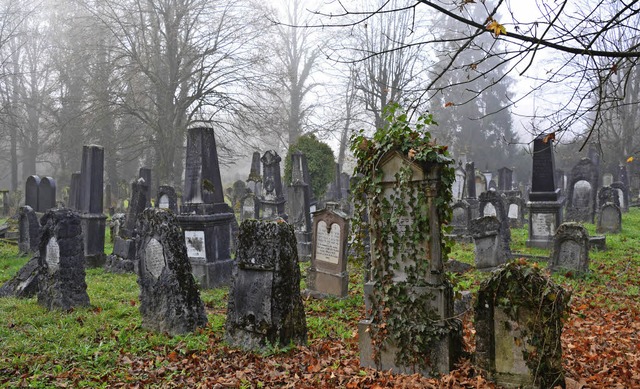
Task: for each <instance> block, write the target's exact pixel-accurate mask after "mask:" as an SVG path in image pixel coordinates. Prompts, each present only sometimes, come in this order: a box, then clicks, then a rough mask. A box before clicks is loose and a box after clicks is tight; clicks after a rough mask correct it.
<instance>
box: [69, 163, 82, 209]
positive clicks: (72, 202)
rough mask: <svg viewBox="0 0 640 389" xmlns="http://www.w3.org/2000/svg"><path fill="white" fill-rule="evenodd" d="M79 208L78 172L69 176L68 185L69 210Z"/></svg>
mask: <svg viewBox="0 0 640 389" xmlns="http://www.w3.org/2000/svg"><path fill="white" fill-rule="evenodd" d="M79 207H80V172H76V173H73V174H71V184H70V185H69V208H71V209H74V210H78V209H79Z"/></svg>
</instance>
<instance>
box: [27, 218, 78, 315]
mask: <svg viewBox="0 0 640 389" xmlns="http://www.w3.org/2000/svg"><path fill="white" fill-rule="evenodd" d="M40 224H41V225H42V236H41V239H40V245H39V249H40V258H39V267H40V278H39V281H38V282H39V286H38V304H40V305H42V306H43V307H45V308H47V309H49V310H53V309H60V310H64V311H66V310H69V309H72V308H75V307H86V306H89V305H90V302H89V295H88V294H87V283H86V281H85V270H84V268H85V256H84V251H83V240H82V226H81V221H80V217H79V216H78V214H77V213H76V212H75V211H73V210H71V209H68V208H60V209H52V210H49V211H47V212H46V213H45V214H44V216H42V219H41V220H40Z"/></svg>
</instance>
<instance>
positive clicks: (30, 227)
mask: <svg viewBox="0 0 640 389" xmlns="http://www.w3.org/2000/svg"><path fill="white" fill-rule="evenodd" d="M18 232H19V235H18V251H19V253H20V254H30V253H33V252H36V251H37V250H38V243H39V241H40V236H39V234H40V225H39V224H38V216H37V215H36V212H35V211H34V210H33V208H31V207H30V206H28V205H25V206H22V207H20V209H19V210H18Z"/></svg>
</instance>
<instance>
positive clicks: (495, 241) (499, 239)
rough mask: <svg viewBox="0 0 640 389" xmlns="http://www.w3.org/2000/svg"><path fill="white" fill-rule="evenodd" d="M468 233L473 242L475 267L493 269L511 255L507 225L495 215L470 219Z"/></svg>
mask: <svg viewBox="0 0 640 389" xmlns="http://www.w3.org/2000/svg"><path fill="white" fill-rule="evenodd" d="M505 228H506V230H505ZM469 235H471V237H472V238H473V242H474V258H475V265H476V269H478V270H493V269H495V268H496V267H498V266H500V265H502V264H503V263H506V262H507V260H508V259H509V258H510V257H511V249H510V242H511V235H510V234H509V226H508V225H505V223H503V222H501V221H500V220H499V219H498V218H497V217H496V216H482V217H479V218H477V219H473V220H471V223H470V226H469Z"/></svg>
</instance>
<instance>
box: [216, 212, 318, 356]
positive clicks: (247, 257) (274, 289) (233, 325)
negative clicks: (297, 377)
mask: <svg viewBox="0 0 640 389" xmlns="http://www.w3.org/2000/svg"><path fill="white" fill-rule="evenodd" d="M236 261H237V267H235V268H234V276H233V286H232V288H231V291H230V293H229V303H228V308H227V323H226V333H225V338H226V339H227V341H228V342H229V343H231V344H233V345H235V346H239V347H242V348H244V349H261V348H264V347H265V346H266V345H267V344H272V345H276V344H277V345H281V346H286V345H288V344H289V343H291V342H293V343H295V344H305V343H306V341H307V324H306V319H305V313H304V306H303V304H302V297H301V295H300V268H299V267H298V254H297V251H296V239H295V233H294V231H293V227H291V226H290V225H289V224H286V223H282V222H266V221H258V220H253V219H252V220H246V221H244V222H242V224H241V225H240V232H239V236H238V249H237V254H236Z"/></svg>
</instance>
